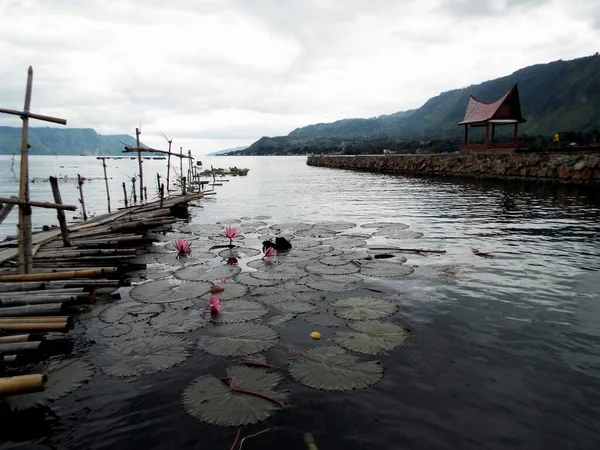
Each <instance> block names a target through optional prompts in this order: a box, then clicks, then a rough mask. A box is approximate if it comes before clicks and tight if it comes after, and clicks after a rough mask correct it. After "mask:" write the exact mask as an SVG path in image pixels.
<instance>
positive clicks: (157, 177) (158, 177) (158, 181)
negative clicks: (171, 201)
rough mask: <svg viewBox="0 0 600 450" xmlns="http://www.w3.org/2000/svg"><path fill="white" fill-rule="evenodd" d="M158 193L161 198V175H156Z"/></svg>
mask: <svg viewBox="0 0 600 450" xmlns="http://www.w3.org/2000/svg"><path fill="white" fill-rule="evenodd" d="M156 181H157V184H156V191H157V192H158V195H159V196H160V173H157V174H156Z"/></svg>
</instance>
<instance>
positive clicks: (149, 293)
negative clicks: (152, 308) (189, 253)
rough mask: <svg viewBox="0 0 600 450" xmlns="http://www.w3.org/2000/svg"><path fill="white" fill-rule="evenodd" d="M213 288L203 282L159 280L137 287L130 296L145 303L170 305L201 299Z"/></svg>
mask: <svg viewBox="0 0 600 450" xmlns="http://www.w3.org/2000/svg"><path fill="white" fill-rule="evenodd" d="M211 286H212V285H211V284H210V283H207V282H202V281H189V282H182V281H178V280H172V279H171V280H158V281H151V282H149V283H144V284H140V285H138V286H136V287H135V288H133V289H132V290H131V292H130V293H129V295H130V296H131V298H133V299H135V300H139V301H140V302H145V303H170V302H178V301H181V300H189V299H192V298H197V297H200V296H202V295H204V294H206V293H208V292H209V291H210V287H211Z"/></svg>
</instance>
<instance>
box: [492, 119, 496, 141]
mask: <svg viewBox="0 0 600 450" xmlns="http://www.w3.org/2000/svg"><path fill="white" fill-rule="evenodd" d="M495 140H496V124H494V123H493V124H492V143H494V141H495Z"/></svg>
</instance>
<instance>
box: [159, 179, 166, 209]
mask: <svg viewBox="0 0 600 450" xmlns="http://www.w3.org/2000/svg"><path fill="white" fill-rule="evenodd" d="M159 195H160V207H161V208H162V207H163V202H164V200H165V185H164V184H161V185H160V189H159Z"/></svg>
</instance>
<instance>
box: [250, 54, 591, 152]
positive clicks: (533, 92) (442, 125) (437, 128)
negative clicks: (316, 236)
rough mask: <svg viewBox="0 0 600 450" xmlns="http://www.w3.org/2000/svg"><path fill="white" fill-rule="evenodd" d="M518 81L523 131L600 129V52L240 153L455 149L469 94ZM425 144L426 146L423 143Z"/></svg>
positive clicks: (486, 93) (487, 94)
mask: <svg viewBox="0 0 600 450" xmlns="http://www.w3.org/2000/svg"><path fill="white" fill-rule="evenodd" d="M515 84H518V85H519V94H520V98H521V108H522V111H523V115H524V117H525V118H526V119H527V122H526V123H525V124H523V125H522V126H521V132H522V133H525V134H527V135H529V136H530V137H531V136H535V135H545V136H550V135H553V134H554V133H556V132H557V131H558V132H566V131H573V132H591V131H592V130H594V129H600V55H598V53H596V54H595V55H593V56H588V57H584V58H578V59H574V60H571V61H563V60H559V61H554V62H551V63H548V64H538V65H534V66H530V67H526V68H524V69H520V70H517V71H516V72H514V73H513V74H511V75H508V76H505V77H502V78H498V79H495V80H491V81H486V82H484V83H481V84H477V85H473V86H469V87H467V88H463V89H455V90H452V91H448V92H443V93H442V94H440V95H438V96H436V97H433V98H431V99H429V100H428V101H427V102H425V104H424V105H423V106H421V107H420V108H418V109H415V110H410V111H401V112H397V113H395V114H390V115H384V116H379V117H373V118H370V119H343V120H339V121H336V122H333V123H328V124H317V125H309V126H306V127H302V128H297V129H295V130H294V131H292V132H291V133H289V134H288V135H287V136H280V137H263V138H261V139H259V140H258V141H256V142H255V143H253V144H252V145H251V146H250V147H248V148H247V149H246V150H245V151H243V152H241V153H242V154H253V155H262V154H306V153H310V152H339V151H342V152H346V153H348V152H350V153H362V152H367V151H374V150H379V151H381V150H382V149H384V148H390V149H404V150H406V149H411V148H412V149H413V150H414V149H415V147H419V146H422V145H424V143H429V142H431V141H432V140H438V141H445V142H443V143H442V144H440V145H437V144H436V147H435V150H436V151H444V150H445V149H447V150H456V142H457V140H458V139H459V138H460V136H461V133H462V127H458V126H457V123H458V122H459V121H460V120H462V118H463V116H464V113H465V108H466V106H467V102H468V100H469V96H470V95H473V96H475V97H477V98H478V99H480V100H483V101H487V102H491V101H495V100H497V99H498V98H500V97H501V96H502V95H504V94H505V93H506V92H508V91H509V90H510V88H511V87H512V86H514V85H515ZM425 145H427V144H425Z"/></svg>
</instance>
